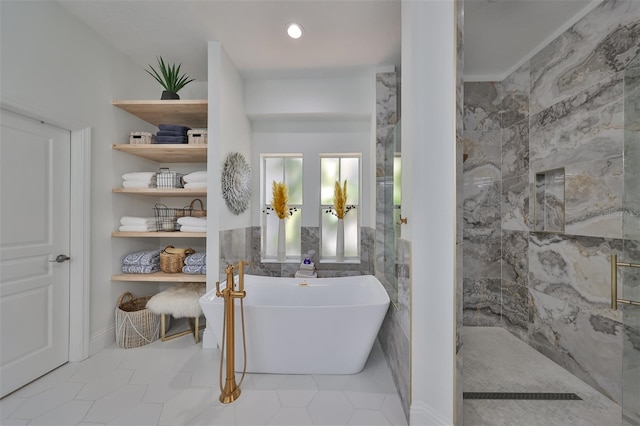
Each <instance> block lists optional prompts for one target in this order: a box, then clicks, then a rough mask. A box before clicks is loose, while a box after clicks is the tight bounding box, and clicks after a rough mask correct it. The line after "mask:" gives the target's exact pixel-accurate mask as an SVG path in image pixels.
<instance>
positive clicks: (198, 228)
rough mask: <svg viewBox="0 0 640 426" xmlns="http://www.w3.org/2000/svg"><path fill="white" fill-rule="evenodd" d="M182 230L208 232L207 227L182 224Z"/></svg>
mask: <svg viewBox="0 0 640 426" xmlns="http://www.w3.org/2000/svg"><path fill="white" fill-rule="evenodd" d="M180 232H207V227H206V226H189V225H182V226H181V227H180Z"/></svg>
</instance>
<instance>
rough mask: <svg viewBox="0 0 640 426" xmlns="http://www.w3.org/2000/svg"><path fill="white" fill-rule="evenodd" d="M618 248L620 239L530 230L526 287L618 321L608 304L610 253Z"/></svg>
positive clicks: (609, 292)
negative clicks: (527, 281) (527, 282)
mask: <svg viewBox="0 0 640 426" xmlns="http://www.w3.org/2000/svg"><path fill="white" fill-rule="evenodd" d="M621 250H622V240H615V239H606V238H596V237H580V236H569V235H560V234H543V233H531V234H530V239H529V288H530V289H532V290H535V291H537V292H539V293H544V294H546V295H548V296H551V297H553V298H555V299H558V300H562V301H563V302H566V303H568V304H571V305H572V306H574V307H576V308H577V309H580V310H584V311H585V312H589V313H591V314H593V315H601V316H603V317H607V318H610V319H612V320H615V321H620V320H621V318H620V312H619V311H612V310H611V308H610V302H611V298H610V296H611V287H610V282H611V280H610V271H611V269H610V255H611V254H616V253H619V252H620V251H621Z"/></svg>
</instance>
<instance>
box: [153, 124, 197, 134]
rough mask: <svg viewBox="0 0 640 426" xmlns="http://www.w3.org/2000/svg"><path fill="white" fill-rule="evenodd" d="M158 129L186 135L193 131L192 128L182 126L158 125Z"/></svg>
mask: <svg viewBox="0 0 640 426" xmlns="http://www.w3.org/2000/svg"><path fill="white" fill-rule="evenodd" d="M158 129H160V130H168V131H170V132H181V133H186V132H187V130H191V127H187V126H180V125H179V124H158Z"/></svg>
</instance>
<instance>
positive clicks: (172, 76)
mask: <svg viewBox="0 0 640 426" xmlns="http://www.w3.org/2000/svg"><path fill="white" fill-rule="evenodd" d="M157 59H158V67H159V69H160V72H158V71H156V69H155V68H153V66H152V65H149V68H151V71H149V70H147V69H145V71H146V72H147V73H148V74H149V75H150V76H151V77H153V78H155V79H156V81H157V82H158V83H160V85H161V86H162V87H163V88H164V91H163V92H162V97H161V98H160V99H180V96H178V91H179V90H180V89H182V88H183V87H184V86H186V85H187V84H189V83H191V82H192V81H194V79H193V78H190V77H189V76H188V75H186V74H182V75H180V67H181V66H182V65H181V64H178V65H176V64H169V63H165V62H164V60H163V59H162V56H159V57H158V58H157Z"/></svg>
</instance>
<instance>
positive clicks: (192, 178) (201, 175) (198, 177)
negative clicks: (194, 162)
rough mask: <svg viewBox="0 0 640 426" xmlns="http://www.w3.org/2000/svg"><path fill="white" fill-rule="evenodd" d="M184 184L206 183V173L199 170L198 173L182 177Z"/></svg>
mask: <svg viewBox="0 0 640 426" xmlns="http://www.w3.org/2000/svg"><path fill="white" fill-rule="evenodd" d="M182 179H184V181H185V182H206V181H207V171H206V170H201V171H198V172H193V173H189V174H187V175H184V176H183V178H182Z"/></svg>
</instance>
